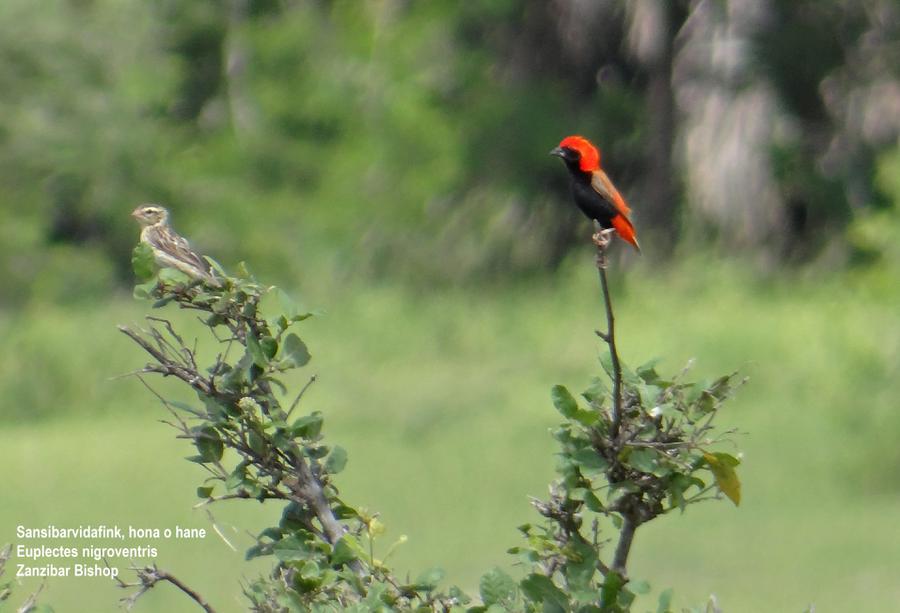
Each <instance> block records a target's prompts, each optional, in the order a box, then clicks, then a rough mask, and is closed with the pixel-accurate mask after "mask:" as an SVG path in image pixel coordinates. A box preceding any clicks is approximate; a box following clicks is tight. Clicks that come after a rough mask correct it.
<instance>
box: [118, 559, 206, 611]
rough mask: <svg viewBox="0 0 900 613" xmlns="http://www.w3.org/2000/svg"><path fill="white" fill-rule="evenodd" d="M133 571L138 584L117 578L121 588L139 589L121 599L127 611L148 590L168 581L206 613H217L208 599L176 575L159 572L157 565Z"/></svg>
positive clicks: (134, 568) (133, 568) (136, 568)
mask: <svg viewBox="0 0 900 613" xmlns="http://www.w3.org/2000/svg"><path fill="white" fill-rule="evenodd" d="M131 570H133V571H135V572H136V573H137V576H138V582H136V583H125V582H124V581H123V580H122V579H119V578H118V577H116V581H117V582H118V583H119V587H122V588H131V587H138V588H140V589H138V591H137V592H135V593H134V594H132V595H131V596H127V597H125V598H122V599H121V602H122V603H123V604H124V605H125V608H126V610H128V611H130V610H131V609H132V607H134V605H135V603H137V601H138V598H140V597H141V596H143V595H144V594H145V593H146V592H147V591H148V590H150V589H151V588H152V587H154V586H155V585H156V584H157V583H161V582H163V581H168V582H169V583H171V584H172V585H174V586H175V587H177V588H178V589H179V590H181V591H182V592H184V593H185V594H187V596H189V597H190V598H191V599H192V600H193V601H194V602H196V603H197V604H198V605H200V607H201V608H202V609H203V610H204V611H206V612H207V613H215V611H216V610H215V609H214V608H213V607H212V606H211V605H210V604H209V603H208V602H206V599H205V598H203V596H201V595H200V594H199V593H198V592H196V591H194V590H192V589H191V588H190V587H188V586H187V585H185V584H184V583H182V582H181V581H180V580H179V579H178V578H177V577H175V576H174V575H172V574H170V573H167V572H166V571H164V570H159V568H157V566H156V564H153V565H152V566H145V567H143V568H140V567H132V568H131Z"/></svg>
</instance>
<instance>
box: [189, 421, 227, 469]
mask: <svg viewBox="0 0 900 613" xmlns="http://www.w3.org/2000/svg"><path fill="white" fill-rule="evenodd" d="M193 434H194V445H196V447H197V451H198V452H199V453H200V457H202V458H203V459H204V461H206V462H218V461H219V460H221V459H222V454H223V453H224V452H225V444H224V443H223V442H222V438H221V437H220V436H219V433H218V432H217V431H216V429H215V428H211V427H210V426H202V427H200V428H194V429H193Z"/></svg>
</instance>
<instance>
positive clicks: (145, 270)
mask: <svg viewBox="0 0 900 613" xmlns="http://www.w3.org/2000/svg"><path fill="white" fill-rule="evenodd" d="M155 264H156V258H154V257H153V249H152V248H151V247H150V245H148V244H147V243H144V242H140V243H138V244H137V246H136V247H135V248H134V250H133V251H132V252H131V268H132V269H133V270H134V276H135V277H137V278H138V279H140V280H141V281H149V280H150V279H152V278H153V269H154V267H155Z"/></svg>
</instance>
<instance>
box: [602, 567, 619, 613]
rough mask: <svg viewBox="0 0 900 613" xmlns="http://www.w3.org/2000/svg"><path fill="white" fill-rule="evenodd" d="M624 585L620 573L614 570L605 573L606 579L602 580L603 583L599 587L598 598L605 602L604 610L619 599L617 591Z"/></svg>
mask: <svg viewBox="0 0 900 613" xmlns="http://www.w3.org/2000/svg"><path fill="white" fill-rule="evenodd" d="M624 585H625V579H623V578H622V575H620V574H619V573H617V572H615V571H610V572H609V573H607V575H606V580H605V581H603V585H602V586H601V587H600V599H601V600H602V601H603V602H604V603H607V606H606V607H605V608H604V610H609V605H610V604H611V603H615V602H616V601H617V600H618V599H619V592H621V591H622V587H623V586H624Z"/></svg>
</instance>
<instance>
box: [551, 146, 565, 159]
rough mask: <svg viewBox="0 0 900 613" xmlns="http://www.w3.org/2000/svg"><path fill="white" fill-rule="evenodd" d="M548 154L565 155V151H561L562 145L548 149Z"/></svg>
mask: <svg viewBox="0 0 900 613" xmlns="http://www.w3.org/2000/svg"><path fill="white" fill-rule="evenodd" d="M550 155H555V156H556V157H565V153H563V150H562V147H554V148H553V149H551V150H550Z"/></svg>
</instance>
